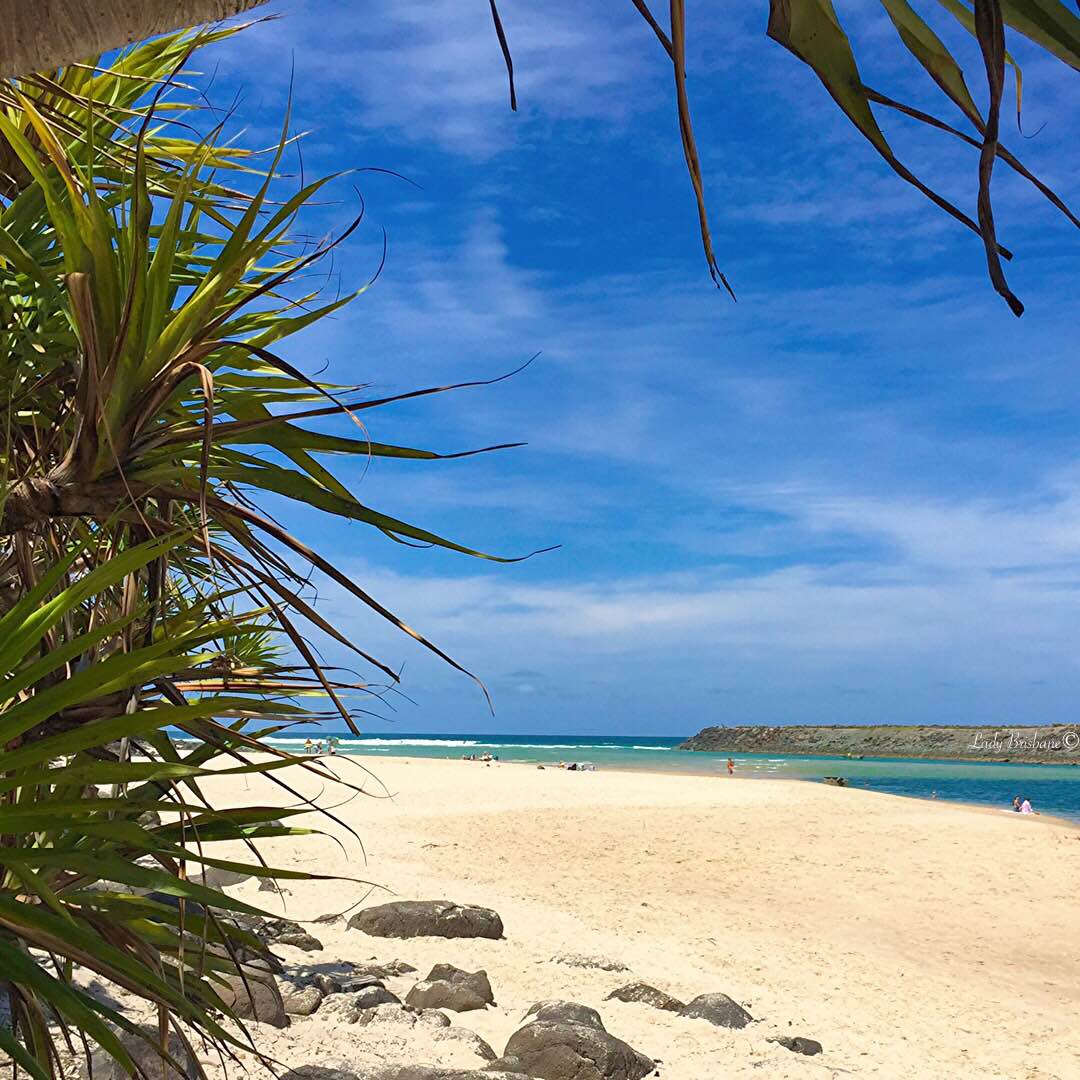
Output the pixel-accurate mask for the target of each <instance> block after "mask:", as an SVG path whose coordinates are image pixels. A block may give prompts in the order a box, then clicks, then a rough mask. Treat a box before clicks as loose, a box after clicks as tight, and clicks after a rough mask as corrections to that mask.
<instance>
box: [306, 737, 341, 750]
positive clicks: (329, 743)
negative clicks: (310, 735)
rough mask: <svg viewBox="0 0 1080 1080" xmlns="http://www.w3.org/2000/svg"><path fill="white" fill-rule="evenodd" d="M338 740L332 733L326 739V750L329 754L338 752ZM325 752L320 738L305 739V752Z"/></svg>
mask: <svg viewBox="0 0 1080 1080" xmlns="http://www.w3.org/2000/svg"><path fill="white" fill-rule="evenodd" d="M337 746H338V740H337V739H335V738H334V737H333V736H332V735H331V736H330V737H329V738H327V740H326V752H327V753H328V754H336V753H337ZM322 752H323V741H322V739H319V741H318V742H314V743H313V742H312V741H311V740H310V739H305V740H304V753H305V754H321V753H322Z"/></svg>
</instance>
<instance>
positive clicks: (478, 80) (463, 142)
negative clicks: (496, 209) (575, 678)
mask: <svg viewBox="0 0 1080 1080" xmlns="http://www.w3.org/2000/svg"><path fill="white" fill-rule="evenodd" d="M500 12H501V15H502V20H503V24H504V27H505V29H506V33H507V37H508V40H509V43H510V47H511V52H512V54H513V59H514V74H515V82H516V86H517V96H518V102H519V113H518V115H517V116H515V115H513V114H512V113H511V112H510V106H509V91H508V82H507V76H506V70H505V67H504V64H503V58H502V53H501V51H500V48H499V44H498V39H497V37H496V35H495V30H494V27H493V25H492V22H491V16H490V14H489V12H488V8H487V5H486V4H463V3H460V2H459V0H414V2H411V3H395V4H384V5H372V4H364V5H348V6H345V5H342V6H341V7H340V8H338V9H336V10H335V12H334V18H333V22H332V24H331V25H329V26H328V25H327V19H326V15H325V10H323V9H322V8H321V7H320V6H317V5H311V4H304V3H301V4H299V5H297V6H294V7H293V9H292V10H291V11H289V12H287V13H286V14H285V17H284V18H283V19H282V20H281V21H279V22H277V23H272V24H268V25H267V26H264V27H261V28H259V29H258V30H257V31H256V32H255V33H254V34H252V35H250V36H251V39H252V43H253V44H254V45H255V46H256V47H260V48H261V49H262V50H264V52H265V53H266V54H267V55H272V54H280V51H281V50H282V49H284V48H288V47H294V48H295V49H296V64H297V74H298V80H299V81H301V82H310V81H311V80H318V82H319V85H320V89H321V92H322V93H324V94H325V93H333V94H335V96H336V98H337V100H336V102H335V105H336V109H335V116H336V117H340V116H341V115H342V114H345V115H346V116H351V118H352V120H353V121H354V123H355V125H357V126H360V127H370V128H376V127H377V128H390V129H394V130H395V131H396V132H397V133H398V134H399V135H400V136H401V137H403V138H405V139H407V140H410V141H415V142H425V141H428V140H434V141H435V142H437V143H438V144H439V145H440V147H442V148H443V149H447V150H451V151H453V152H455V153H458V154H461V155H463V156H465V157H468V158H474V159H476V158H479V159H483V158H484V157H486V156H489V155H490V154H492V153H495V152H497V151H498V150H500V149H502V148H504V147H506V146H508V145H511V144H512V143H513V141H514V140H515V139H516V138H519V137H520V135H521V132H522V130H523V129H527V127H528V124H529V122H530V121H533V120H538V119H545V118H552V117H559V118H564V119H565V118H580V117H592V118H599V119H604V120H608V121H620V120H622V119H623V118H625V117H626V115H627V114H628V112H630V111H632V109H633V107H634V103H635V101H636V100H638V99H639V96H643V95H644V94H645V93H646V92H647V87H648V85H649V84H650V83H651V81H652V80H653V79H660V78H661V77H662V76H663V74H664V64H663V62H662V54H660V53H659V51H658V50H659V46H658V45H657V44H656V42H655V41H654V40H653V39H652V36H651V34H650V32H649V31H648V29H647V27H645V26H644V24H643V23H641V22H640V20H639V19H637V17H636V15H635V13H634V12H633V9H632V8H630V7H629V5H627V10H626V12H620V13H618V14H619V15H621V16H623V17H614V18H610V17H608V13H607V12H605V11H604V9H603V6H602V5H597V6H583V5H580V4H574V3H569V2H567V3H549V4H542V5H541V4H531V3H524V2H519V3H514V2H512V0H510V2H508V0H503V3H501V4H500ZM328 34H330V35H332V36H331V38H329V39H328V37H327V35H328Z"/></svg>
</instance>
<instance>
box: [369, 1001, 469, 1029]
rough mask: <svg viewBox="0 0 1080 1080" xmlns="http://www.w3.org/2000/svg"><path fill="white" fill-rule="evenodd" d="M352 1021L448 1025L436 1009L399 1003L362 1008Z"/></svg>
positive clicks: (397, 1025)
mask: <svg viewBox="0 0 1080 1080" xmlns="http://www.w3.org/2000/svg"><path fill="white" fill-rule="evenodd" d="M354 1023H357V1024H360V1025H362V1026H369V1025H374V1026H375V1027H405V1028H411V1027H415V1026H416V1025H417V1024H421V1025H423V1026H424V1027H429V1028H440V1027H449V1026H450V1020H449V1019H448V1018H447V1016H446V1015H445V1014H444V1013H441V1012H439V1010H438V1009H419V1010H417V1009H410V1008H408V1007H407V1006H405V1005H401V1004H397V1005H394V1004H385V1005H376V1006H375V1007H374V1008H372V1009H362V1010H360V1011H359V1012H358V1013H357V1014H356V1020H355V1021H354Z"/></svg>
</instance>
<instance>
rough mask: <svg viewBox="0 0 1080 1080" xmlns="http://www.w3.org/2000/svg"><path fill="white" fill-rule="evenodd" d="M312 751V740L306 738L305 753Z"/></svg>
mask: <svg viewBox="0 0 1080 1080" xmlns="http://www.w3.org/2000/svg"><path fill="white" fill-rule="evenodd" d="M311 751H312V745H311V740H310V739H305V740H304V753H305V754H310V753H311Z"/></svg>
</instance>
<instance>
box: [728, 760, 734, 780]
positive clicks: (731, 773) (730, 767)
mask: <svg viewBox="0 0 1080 1080" xmlns="http://www.w3.org/2000/svg"><path fill="white" fill-rule="evenodd" d="M727 774H728V776H734V775H735V761H734V759H732V758H728V759H727Z"/></svg>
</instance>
